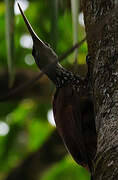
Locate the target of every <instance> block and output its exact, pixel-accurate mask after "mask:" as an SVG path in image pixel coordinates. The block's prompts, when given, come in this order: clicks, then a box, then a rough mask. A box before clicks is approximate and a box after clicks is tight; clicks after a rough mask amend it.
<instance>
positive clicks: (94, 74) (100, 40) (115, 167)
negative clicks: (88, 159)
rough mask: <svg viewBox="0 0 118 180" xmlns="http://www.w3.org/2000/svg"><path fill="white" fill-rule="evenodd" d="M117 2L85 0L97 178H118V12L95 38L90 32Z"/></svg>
mask: <svg viewBox="0 0 118 180" xmlns="http://www.w3.org/2000/svg"><path fill="white" fill-rule="evenodd" d="M117 5H118V1H117V0H83V12H84V19H85V26H86V33H87V42H88V53H89V55H90V56H91V64H92V66H91V70H90V71H91V81H92V87H93V96H94V107H95V122H96V130H97V152H96V157H95V160H94V170H93V179H94V180H118V15H117V14H118V13H115V12H114V13H113V11H112V13H111V14H110V17H109V20H108V21H107V22H105V23H104V26H103V27H102V28H101V30H100V32H99V33H98V34H96V35H95V36H93V37H92V38H91V31H90V29H91V28H92V27H95V26H94V25H95V24H99V23H100V22H101V21H102V19H103V18H104V17H105V16H107V15H108V14H109V12H110V11H111V10H112V9H114V8H115V7H116V6H117ZM94 30H96V29H93V31H94Z"/></svg>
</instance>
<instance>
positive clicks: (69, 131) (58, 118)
mask: <svg viewBox="0 0 118 180" xmlns="http://www.w3.org/2000/svg"><path fill="white" fill-rule="evenodd" d="M78 105H79V97H78V95H77V93H76V91H75V90H74V89H73V88H72V87H63V88H60V89H58V90H57V91H56V93H55V96H54V100H53V113H54V118H55V122H56V126H57V130H58V132H59V134H60V136H61V137H62V139H63V141H64V144H65V145H66V147H67V149H68V151H69V152H70V154H71V155H72V157H73V158H74V159H75V161H76V162H77V163H78V164H80V165H82V166H84V167H87V166H88V165H87V164H88V163H87V153H86V149H85V144H84V138H83V135H82V133H83V132H82V117H81V113H79V112H78V108H79V107H78Z"/></svg>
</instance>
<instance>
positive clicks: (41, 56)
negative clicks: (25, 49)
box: [18, 4, 58, 70]
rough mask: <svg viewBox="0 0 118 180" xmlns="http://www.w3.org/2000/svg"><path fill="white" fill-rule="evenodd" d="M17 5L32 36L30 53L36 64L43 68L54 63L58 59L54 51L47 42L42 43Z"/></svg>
mask: <svg viewBox="0 0 118 180" xmlns="http://www.w3.org/2000/svg"><path fill="white" fill-rule="evenodd" d="M18 7H19V9H20V12H21V14H22V17H23V19H24V22H25V24H26V26H27V28H28V31H29V33H30V35H31V37H32V40H33V50H32V55H33V57H34V59H35V62H36V64H37V65H38V67H39V68H40V69H41V70H43V68H45V66H47V65H49V64H50V63H56V62H57V60H58V57H57V55H56V53H55V52H54V51H53V49H52V48H51V47H50V45H48V44H47V43H44V42H43V41H42V40H41V39H40V38H39V37H38V36H37V34H36V33H35V32H34V30H33V28H32V26H31V24H30V23H29V21H28V19H27V18H26V16H25V15H24V13H23V11H22V9H21V7H20V5H19V4H18Z"/></svg>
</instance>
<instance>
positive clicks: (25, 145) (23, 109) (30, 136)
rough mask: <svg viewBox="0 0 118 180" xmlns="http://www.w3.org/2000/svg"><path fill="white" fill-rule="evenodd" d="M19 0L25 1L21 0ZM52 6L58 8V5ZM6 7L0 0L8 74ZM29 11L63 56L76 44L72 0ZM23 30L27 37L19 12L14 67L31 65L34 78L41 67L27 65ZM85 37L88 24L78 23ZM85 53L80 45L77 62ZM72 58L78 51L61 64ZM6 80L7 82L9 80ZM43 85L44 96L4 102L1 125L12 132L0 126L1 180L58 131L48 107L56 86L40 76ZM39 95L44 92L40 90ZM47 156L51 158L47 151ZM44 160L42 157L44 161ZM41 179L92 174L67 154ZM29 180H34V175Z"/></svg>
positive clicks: (2, 63)
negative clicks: (73, 33) (53, 125)
mask: <svg viewBox="0 0 118 180" xmlns="http://www.w3.org/2000/svg"><path fill="white" fill-rule="evenodd" d="M19 2H21V0H20V1H19ZM55 2H56V3H55ZM22 3H24V4H25V1H23V0H22ZM21 6H22V4H21ZM54 7H56V9H55V8H54ZM5 9H6V6H5V2H4V1H0V71H1V72H6V69H7V48H6V38H7V37H6V36H5ZM25 14H26V16H27V17H28V19H29V21H30V22H31V24H32V26H33V28H34V30H35V31H36V33H37V34H38V36H39V37H40V38H41V39H42V40H44V41H46V42H48V43H50V44H51V45H52V46H53V48H54V49H55V51H56V52H57V54H58V55H61V54H62V53H63V52H64V51H66V50H67V49H68V48H69V47H71V46H72V44H73V39H72V37H73V36H72V17H71V10H70V2H69V1H68V0H56V1H55V0H51V3H50V2H49V1H48V0H40V1H38V0H37V1H36V0H35V1H29V4H28V7H27V9H26V11H25ZM54 16H56V17H54ZM24 34H27V35H28V32H27V28H26V26H25V24H24V22H23V19H22V17H21V15H20V14H18V15H15V29H14V40H15V44H14V64H13V66H14V68H15V71H16V72H17V71H18V70H19V69H20V70H21V71H23V72H24V73H26V70H29V69H30V70H31V76H33V72H36V71H38V69H37V67H36V65H35V64H34V62H32V61H31V59H30V61H31V62H32V63H30V62H29V63H26V62H27V61H26V56H27V55H28V54H31V49H30V48H24V47H22V46H21V44H20V40H21V37H22V36H23V35H24ZM84 36H85V32H84V27H82V26H81V25H80V24H79V37H78V40H79V41H80V40H81V39H82V38H83V37H84ZM86 53H87V45H86V43H84V44H83V45H82V46H81V48H80V49H79V55H78V63H79V65H83V64H85V56H86ZM73 61H74V55H73V54H71V55H70V56H69V57H67V58H66V59H65V60H64V62H63V63H62V64H63V65H64V66H65V67H72V65H73ZM6 83H8V81H7V82H6ZM24 83H25V82H24ZM2 86H3V84H1V87H2ZM40 86H42V88H45V89H47V91H45V89H44V90H43V92H44V94H42V95H41V96H42V98H33V97H28V98H24V99H18V100H11V101H6V102H4V103H0V109H1V111H0V123H1V122H4V123H5V124H6V125H7V128H8V133H7V132H6V134H5V132H4V134H2V132H3V131H5V128H4V127H3V126H2V125H1V124H0V180H5V179H7V176H8V174H9V173H10V172H11V170H12V169H14V168H16V167H17V166H19V165H20V164H22V163H23V162H24V160H25V159H26V158H27V157H29V156H30V155H31V154H32V153H35V152H36V151H38V150H40V148H41V147H43V145H44V144H45V142H46V141H47V139H48V138H49V137H50V136H51V135H52V132H53V131H54V130H55V127H52V125H51V124H50V123H49V122H48V120H47V113H48V110H49V109H51V108H52V106H51V96H52V92H53V86H52V84H50V83H49V82H48V83H47V80H46V78H44V79H41V80H40V83H39V89H40ZM3 91H5V89H3ZM29 91H30V90H29ZM38 93H39V95H40V90H39V92H38ZM38 93H37V94H38ZM45 93H47V94H45ZM62 147H63V144H62ZM49 148H50V147H49ZM46 155H47V156H48V149H47V154H46ZM46 155H45V156H46ZM41 161H43V160H42V159H41ZM37 168H38V167H37ZM39 179H41V180H54V179H57V180H65V179H67V180H72V179H74V180H77V179H79V180H87V179H89V174H88V172H87V171H86V170H84V169H83V168H81V167H80V166H78V165H77V164H76V163H75V162H74V161H73V160H72V159H71V157H70V156H69V155H67V157H62V160H60V161H58V162H57V161H55V163H54V161H53V164H52V165H51V166H49V167H48V168H47V169H46V170H45V168H44V170H42V176H41V177H40V178H39ZM14 180H15V179H14ZM28 180H30V179H28ZM31 180H35V177H34V179H33V178H32V179H31ZM37 180H38V179H37Z"/></svg>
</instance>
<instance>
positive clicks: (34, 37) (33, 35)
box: [18, 3, 46, 46]
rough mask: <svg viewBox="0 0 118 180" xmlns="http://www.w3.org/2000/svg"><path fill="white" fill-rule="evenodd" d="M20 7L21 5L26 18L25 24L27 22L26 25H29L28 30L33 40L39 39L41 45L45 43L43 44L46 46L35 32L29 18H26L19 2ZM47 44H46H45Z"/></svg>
mask: <svg viewBox="0 0 118 180" xmlns="http://www.w3.org/2000/svg"><path fill="white" fill-rule="evenodd" d="M18 7H19V10H20V12H21V15H22V17H23V19H24V22H25V24H26V26H27V28H28V31H29V33H30V35H31V36H32V39H33V42H36V41H38V43H39V44H40V45H43V46H44V45H45V43H44V42H43V41H42V40H41V39H40V38H39V37H38V36H37V34H36V33H35V32H34V30H33V28H32V26H31V24H30V23H29V21H28V19H27V18H26V16H25V14H24V13H23V11H22V9H21V7H20V4H19V3H18ZM45 46H46V45H45Z"/></svg>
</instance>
